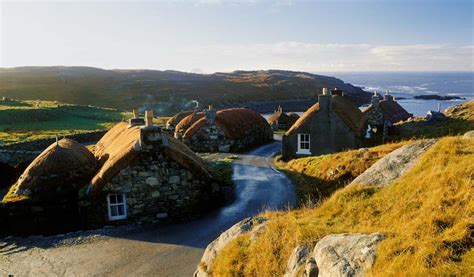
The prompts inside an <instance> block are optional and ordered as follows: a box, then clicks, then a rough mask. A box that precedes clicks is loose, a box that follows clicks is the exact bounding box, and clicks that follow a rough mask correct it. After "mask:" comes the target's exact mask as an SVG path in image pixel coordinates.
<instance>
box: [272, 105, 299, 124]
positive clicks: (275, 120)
mask: <svg viewBox="0 0 474 277" xmlns="http://www.w3.org/2000/svg"><path fill="white" fill-rule="evenodd" d="M299 118H300V116H299V115H297V114H295V113H292V112H290V113H285V112H283V109H282V107H278V109H277V110H275V111H274V112H273V114H272V115H271V116H270V117H269V118H268V119H267V121H268V124H270V126H272V129H273V130H278V129H280V130H288V129H290V128H291V126H292V125H293V124H295V122H296V121H297V120H298V119H299Z"/></svg>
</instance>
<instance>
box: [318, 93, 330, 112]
mask: <svg viewBox="0 0 474 277" xmlns="http://www.w3.org/2000/svg"><path fill="white" fill-rule="evenodd" d="M318 103H319V109H320V110H321V111H329V107H330V105H331V95H329V93H328V89H327V88H323V94H320V95H318Z"/></svg>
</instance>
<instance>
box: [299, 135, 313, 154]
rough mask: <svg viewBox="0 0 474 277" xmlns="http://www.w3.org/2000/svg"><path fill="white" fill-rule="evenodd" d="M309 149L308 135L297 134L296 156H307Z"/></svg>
mask: <svg viewBox="0 0 474 277" xmlns="http://www.w3.org/2000/svg"><path fill="white" fill-rule="evenodd" d="M309 149H310V136H309V134H298V152H296V154H305V155H309V154H311V152H310V151H309Z"/></svg>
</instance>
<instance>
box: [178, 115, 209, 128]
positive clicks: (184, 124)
mask: <svg viewBox="0 0 474 277" xmlns="http://www.w3.org/2000/svg"><path fill="white" fill-rule="evenodd" d="M205 116H206V114H205V113H203V112H192V113H191V114H190V115H188V116H186V117H184V118H183V119H181V121H180V122H179V123H178V124H177V125H176V128H175V131H176V132H185V131H186V130H187V129H188V128H189V127H191V125H193V124H194V122H196V121H198V120H199V119H201V118H203V117H205Z"/></svg>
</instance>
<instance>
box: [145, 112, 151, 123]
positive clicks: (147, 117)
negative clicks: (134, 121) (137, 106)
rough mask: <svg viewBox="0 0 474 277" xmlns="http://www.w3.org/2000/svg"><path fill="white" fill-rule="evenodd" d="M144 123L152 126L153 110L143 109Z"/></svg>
mask: <svg viewBox="0 0 474 277" xmlns="http://www.w3.org/2000/svg"><path fill="white" fill-rule="evenodd" d="M145 125H146V126H153V110H149V111H145Z"/></svg>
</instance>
